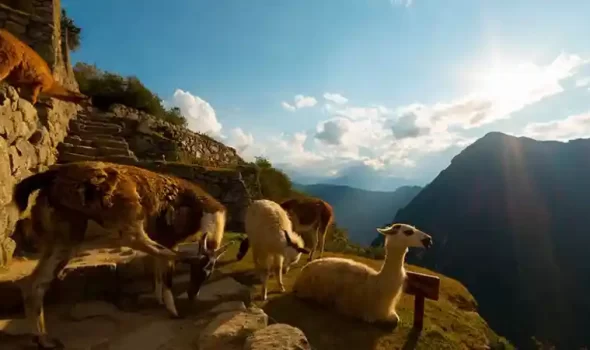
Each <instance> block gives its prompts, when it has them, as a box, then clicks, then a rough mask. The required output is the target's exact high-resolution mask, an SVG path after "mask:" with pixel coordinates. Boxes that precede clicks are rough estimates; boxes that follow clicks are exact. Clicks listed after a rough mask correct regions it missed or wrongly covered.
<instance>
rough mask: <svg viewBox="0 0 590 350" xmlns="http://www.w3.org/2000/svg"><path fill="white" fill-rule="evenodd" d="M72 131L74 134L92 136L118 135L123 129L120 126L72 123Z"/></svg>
mask: <svg viewBox="0 0 590 350" xmlns="http://www.w3.org/2000/svg"><path fill="white" fill-rule="evenodd" d="M70 130H72V131H74V132H85V133H91V134H110V135H118V134H120V133H121V132H122V131H123V127H121V126H120V125H114V124H113V125H109V126H93V125H86V124H83V123H72V124H71V128H70Z"/></svg>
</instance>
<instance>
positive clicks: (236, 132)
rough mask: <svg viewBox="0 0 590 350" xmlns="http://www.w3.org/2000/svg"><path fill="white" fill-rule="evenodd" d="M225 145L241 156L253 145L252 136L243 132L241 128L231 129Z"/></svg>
mask: <svg viewBox="0 0 590 350" xmlns="http://www.w3.org/2000/svg"><path fill="white" fill-rule="evenodd" d="M226 143H227V144H228V145H229V146H231V147H233V148H235V149H236V151H238V153H239V154H242V153H244V152H245V151H246V150H247V149H248V148H249V147H251V146H252V145H253V144H254V136H253V135H252V134H250V133H246V132H244V130H242V129H241V128H233V129H231V130H230V131H229V136H228V137H227V138H226Z"/></svg>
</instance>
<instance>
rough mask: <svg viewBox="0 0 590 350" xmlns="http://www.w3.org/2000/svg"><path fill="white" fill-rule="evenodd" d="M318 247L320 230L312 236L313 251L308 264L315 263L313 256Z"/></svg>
mask: <svg viewBox="0 0 590 350" xmlns="http://www.w3.org/2000/svg"><path fill="white" fill-rule="evenodd" d="M317 246H318V230H317V229H316V230H315V232H312V234H311V251H310V252H309V258H308V259H307V261H308V262H311V261H313V259H314V258H313V256H314V254H315V251H316V249H317Z"/></svg>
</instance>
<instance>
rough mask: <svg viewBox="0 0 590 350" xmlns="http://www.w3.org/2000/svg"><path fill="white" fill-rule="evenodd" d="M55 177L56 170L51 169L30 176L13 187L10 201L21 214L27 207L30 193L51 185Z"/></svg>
mask: <svg viewBox="0 0 590 350" xmlns="http://www.w3.org/2000/svg"><path fill="white" fill-rule="evenodd" d="M56 177H57V169H51V170H47V171H44V172H42V173H37V174H35V175H31V176H29V177H27V178H26V179H24V180H22V181H20V182H19V183H17V184H16V185H15V186H14V193H13V194H12V201H13V202H14V203H15V204H16V207H17V208H18V210H19V212H21V213H22V212H23V211H25V210H26V209H27V207H28V206H29V197H30V196H31V193H33V192H34V191H36V190H40V189H42V188H46V187H48V186H51V184H53V181H54V180H55V178H56Z"/></svg>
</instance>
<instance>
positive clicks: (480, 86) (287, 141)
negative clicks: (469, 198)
mask: <svg viewBox="0 0 590 350" xmlns="http://www.w3.org/2000/svg"><path fill="white" fill-rule="evenodd" d="M588 63H589V61H588V60H585V59H582V58H581V57H579V56H577V55H569V54H565V53H562V54H560V55H558V56H557V57H556V58H555V60H553V61H552V62H549V63H547V64H545V65H539V64H533V63H518V62H516V63H514V64H513V65H509V64H496V65H491V67H490V66H489V65H488V66H486V67H487V68H486V69H480V70H478V72H477V73H476V74H474V75H473V81H474V82H475V83H474V84H473V86H471V88H470V89H469V91H471V92H470V93H468V94H465V95H464V96H458V97H456V98H454V99H450V100H448V101H440V102H436V103H431V104H423V103H412V104H407V105H402V106H398V107H395V108H393V107H390V106H385V105H350V104H349V101H348V99H346V98H345V97H343V96H342V95H340V94H336V93H328V92H326V93H324V94H323V98H324V99H325V101H326V103H325V104H324V105H323V106H322V112H323V114H324V115H325V118H324V119H323V120H321V121H319V122H317V124H316V125H315V128H314V129H311V130H307V131H305V132H300V133H295V134H281V135H280V136H269V137H266V138H261V139H257V140H256V142H254V141H253V140H252V142H251V145H250V146H248V147H247V148H245V153H247V154H252V155H264V156H266V157H268V158H269V159H270V160H271V162H273V163H275V164H278V163H280V164H288V165H286V166H289V167H292V168H295V169H300V170H303V171H305V172H306V173H310V172H315V173H318V174H319V173H321V174H323V175H329V174H338V173H339V172H340V171H341V170H343V169H345V168H347V167H350V166H351V164H357V165H358V164H362V165H363V166H366V167H370V168H373V169H382V170H383V171H385V172H392V173H395V174H401V173H404V172H407V171H410V172H411V171H413V170H411V169H418V168H416V167H418V166H422V165H420V164H421V163H420V162H421V159H432V158H431V157H432V156H430V155H431V154H438V153H440V152H443V151H445V150H449V149H450V148H452V147H457V148H461V147H465V146H467V145H468V144H470V143H472V142H474V141H475V140H476V139H477V138H478V137H481V136H483V134H485V132H487V131H488V130H485V131H484V130H482V131H481V133H478V129H477V128H479V127H481V126H483V125H487V124H491V123H493V122H495V121H498V120H501V119H508V118H511V117H512V116H513V115H514V114H515V112H518V111H520V110H522V109H523V108H524V107H526V106H530V105H533V104H535V103H538V102H539V101H541V100H543V99H546V98H548V97H550V96H554V95H557V94H560V93H562V92H563V91H564V89H565V87H564V86H568V85H563V83H564V82H563V81H564V80H565V79H567V78H572V77H574V78H575V77H576V74H579V72H580V71H581V68H582V66H584V65H586V64H588ZM481 72H483V75H482V73H481ZM574 81H575V80H574ZM581 84H587V85H590V79H589V81H588V82H585V81H584V80H583V79H578V80H577V81H576V85H577V86H581ZM583 86H586V85H583ZM316 104H317V101H316V99H315V98H313V97H305V96H303V95H297V96H296V97H295V98H294V101H293V102H291V103H288V102H283V107H284V108H286V109H288V110H291V111H294V110H297V109H299V108H303V107H310V106H315V105H316ZM512 131H513V130H512ZM512 131H508V130H506V132H511V133H513V132H512ZM525 133H526V134H527V135H528V136H532V137H535V138H546V139H547V138H548V139H565V138H576V137H585V136H588V135H590V112H589V113H587V114H583V115H578V116H572V117H570V118H567V119H566V120H563V121H554V122H550V123H534V124H530V125H528V126H527V128H526V130H525ZM441 164H442V163H441ZM416 171H417V170H416Z"/></svg>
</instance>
